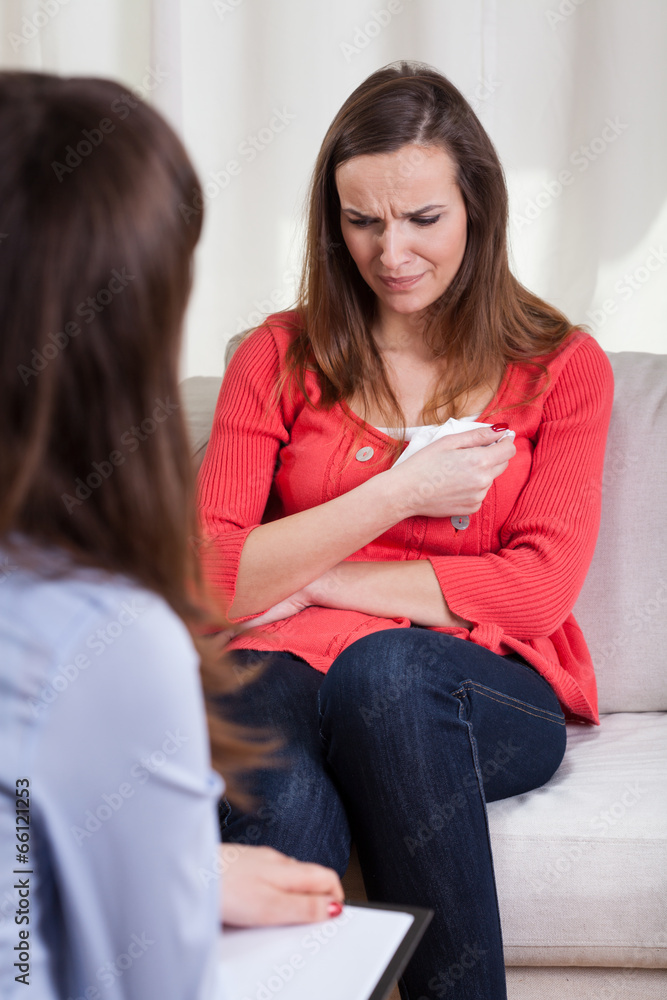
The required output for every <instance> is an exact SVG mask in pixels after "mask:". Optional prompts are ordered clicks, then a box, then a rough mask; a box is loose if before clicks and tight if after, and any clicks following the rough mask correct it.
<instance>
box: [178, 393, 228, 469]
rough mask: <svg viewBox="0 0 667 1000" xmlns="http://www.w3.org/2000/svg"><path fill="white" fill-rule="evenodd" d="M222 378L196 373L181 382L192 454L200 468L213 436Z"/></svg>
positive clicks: (197, 466)
mask: <svg viewBox="0 0 667 1000" xmlns="http://www.w3.org/2000/svg"><path fill="white" fill-rule="evenodd" d="M221 384H222V378H213V377H206V376H202V375H196V376H193V377H192V378H186V380H185V381H184V382H181V384H180V387H179V388H180V390H181V399H182V400H183V407H184V409H185V419H186V422H187V425H188V431H189V433H190V441H191V443H192V455H193V457H194V461H195V466H196V468H197V469H199V466H200V465H201V463H202V459H203V458H204V454H205V452H206V445H207V444H208V439H209V437H210V436H211V426H212V424H213V414H214V413H215V404H216V403H217V401H218V395H219V393H220V385H221Z"/></svg>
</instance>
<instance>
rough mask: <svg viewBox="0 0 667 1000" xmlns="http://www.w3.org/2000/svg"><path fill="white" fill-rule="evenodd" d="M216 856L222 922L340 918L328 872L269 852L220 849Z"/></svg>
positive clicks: (339, 894)
mask: <svg viewBox="0 0 667 1000" xmlns="http://www.w3.org/2000/svg"><path fill="white" fill-rule="evenodd" d="M220 853H221V860H222V862H223V873H224V874H223V878H222V886H223V901H222V913H223V923H225V924H232V925H233V926H235V927H261V926H267V925H269V924H303V923H313V922H316V921H320V920H328V919H329V917H332V916H338V914H339V913H340V907H341V904H342V902H343V898H344V894H343V887H342V885H341V884H340V879H339V878H338V876H337V875H336V873H335V872H334V871H332V869H331V868H324V867H322V865H316V864H306V863H304V862H302V861H295V860H294V858H288V857H287V856H286V855H285V854H281V853H280V852H279V851H274V849H273V848H272V847H251V846H248V845H246V844H221V845H220ZM332 904H334V905H332Z"/></svg>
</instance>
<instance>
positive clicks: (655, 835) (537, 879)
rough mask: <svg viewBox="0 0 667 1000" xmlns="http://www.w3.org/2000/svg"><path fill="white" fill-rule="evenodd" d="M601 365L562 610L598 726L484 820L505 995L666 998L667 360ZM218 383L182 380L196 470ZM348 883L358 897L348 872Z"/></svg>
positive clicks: (576, 730) (573, 727)
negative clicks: (587, 667) (593, 470)
mask: <svg viewBox="0 0 667 1000" xmlns="http://www.w3.org/2000/svg"><path fill="white" fill-rule="evenodd" d="M609 358H610V360H611V362H612V365H613V367H614V375H615V380H616V391H615V401H614V410H613V415H612V421H611V429H610V434H609V442H608V445H607V454H606V461H605V474H604V484H603V510H602V524H601V528H600V536H599V539H598V543H597V547H596V550H595V556H594V558H593V563H592V566H591V569H590V572H589V574H588V577H587V579H586V582H585V584H584V588H583V590H582V592H581V595H580V597H579V600H578V602H577V605H576V608H575V616H576V617H577V620H578V621H579V623H580V625H581V626H582V628H583V630H584V634H585V636H586V637H587V640H588V644H589V647H590V649H591V653H592V655H593V660H594V662H595V666H596V670H597V676H598V686H599V698H600V711H601V713H603V717H602V724H601V725H600V726H599V727H593V726H588V725H583V724H582V725H577V724H570V725H568V748H567V751H566V754H565V759H564V761H563V763H562V765H561V767H560V768H559V770H558V772H557V773H556V774H555V775H554V777H553V778H552V779H551V781H549V782H548V783H547V784H546V785H544V786H543V787H542V788H539V789H536V790H535V791H533V792H529V793H527V794H526V795H519V796H517V797H515V798H511V799H505V800H503V801H501V802H494V803H491V804H490V806H489V809H488V812H489V822H490V827H491V836H492V844H493V854H494V861H495V869H496V878H497V885H498V895H499V900H500V909H501V916H502V925H503V933H504V941H505V963H506V966H507V976H508V993H509V997H510V1000H564V998H567V1000H583V998H586V1000H588V998H596V1000H667V670H666V669H665V666H666V664H665V647H666V646H667V558H666V554H667V538H666V537H665V529H666V527H667V355H652V354H635V353H619V354H610V355H609ZM219 386H220V379H219V378H191V379H187V380H186V381H185V382H184V383H182V385H181V389H182V392H183V399H184V405H185V407H186V411H187V415H188V419H189V423H190V429H191V438H192V445H193V454H194V455H195V460H196V461H197V462H200V461H201V458H202V457H203V454H204V451H205V449H206V444H207V442H208V437H209V432H210V427H211V422H212V417H213V410H214V407H215V401H216V398H217V393H218V389H219ZM346 888H347V891H348V895H350V896H354V895H357V894H359V893H360V894H363V888H361V882H360V878H359V872H358V869H357V868H356V867H355V866H354V864H353V865H352V870H351V871H350V872H349V873H348V876H346ZM397 995H398V994H396V996H397Z"/></svg>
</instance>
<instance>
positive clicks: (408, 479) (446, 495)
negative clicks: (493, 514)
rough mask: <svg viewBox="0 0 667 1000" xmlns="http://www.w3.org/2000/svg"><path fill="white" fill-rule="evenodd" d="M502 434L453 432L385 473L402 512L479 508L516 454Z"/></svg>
mask: <svg viewBox="0 0 667 1000" xmlns="http://www.w3.org/2000/svg"><path fill="white" fill-rule="evenodd" d="M502 434H504V429H502V430H499V431H494V430H492V429H491V428H490V427H489V428H488V429H487V428H475V429H473V430H470V431H463V432H462V433H461V434H450V435H448V436H447V437H443V438H440V439H439V440H437V441H432V442H431V444H428V445H426V447H425V448H422V449H421V450H420V451H418V452H417V453H416V454H415V455H412V456H411V458H408V459H406V460H405V461H404V462H401V464H400V465H397V466H396V467H395V468H391V469H388V470H387V471H386V472H383V473H380V475H382V476H385V477H387V482H388V483H390V484H391V486H390V489H391V490H392V491H393V493H394V497H395V502H396V503H397V505H398V506H399V510H400V512H401V516H402V517H414V516H416V515H420V516H422V517H451V516H452V515H454V514H474V513H475V512H476V511H478V510H479V508H480V507H481V505H482V501H483V500H484V497H485V496H486V494H487V492H488V489H489V487H490V486H491V483H492V482H493V480H494V479H495V478H496V476H499V475H501V473H503V472H504V471H505V469H506V468H507V466H508V464H509V461H510V459H511V458H512V457H513V456H514V455H515V454H516V448H515V447H514V444H513V442H512V441H511V440H510V439H509V438H505V440H503V441H499V438H500V437H501V435H502ZM496 441H499V443H498V444H495V443H494V442H496ZM485 445H487V446H488V445H493V447H485Z"/></svg>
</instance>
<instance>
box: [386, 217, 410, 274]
mask: <svg viewBox="0 0 667 1000" xmlns="http://www.w3.org/2000/svg"><path fill="white" fill-rule="evenodd" d="M379 242H380V262H381V263H382V266H383V267H386V269H387V270H388V271H395V270H396V269H397V268H398V267H400V266H401V264H404V263H406V261H407V260H408V258H409V256H410V255H409V253H408V251H407V246H406V244H405V241H404V239H403V238H402V236H401V234H400V233H399V232H397V231H396V230H395V229H394V228H393V227H391V226H386V227H385V229H384V231H383V232H382V234H381V236H380V237H379Z"/></svg>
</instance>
